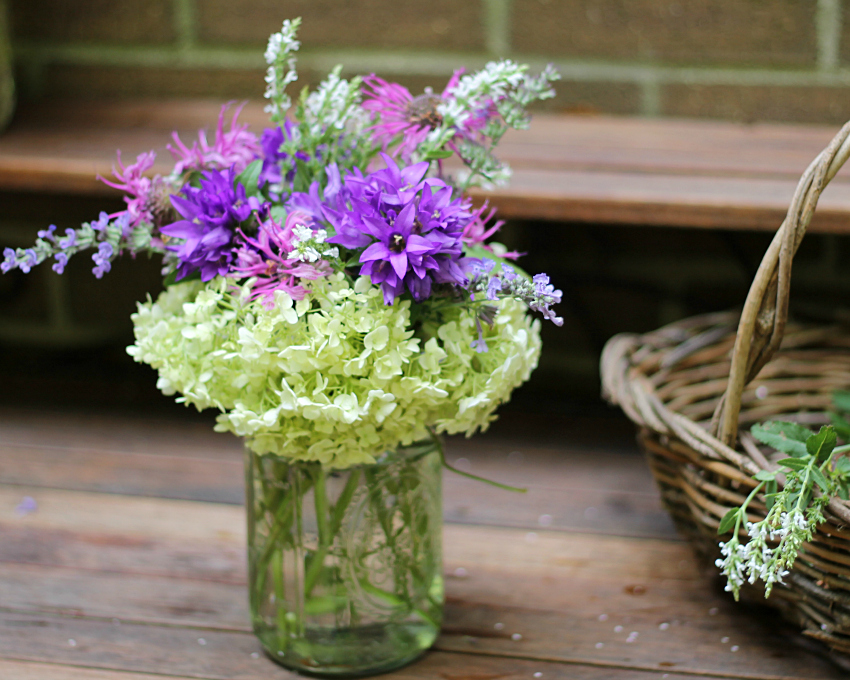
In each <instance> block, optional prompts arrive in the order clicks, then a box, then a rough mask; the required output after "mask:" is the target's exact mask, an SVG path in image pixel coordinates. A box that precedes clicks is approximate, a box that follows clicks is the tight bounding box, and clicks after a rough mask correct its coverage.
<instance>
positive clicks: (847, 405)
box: [832, 390, 850, 413]
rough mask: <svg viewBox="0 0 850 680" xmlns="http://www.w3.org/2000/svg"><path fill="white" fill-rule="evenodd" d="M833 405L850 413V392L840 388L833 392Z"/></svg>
mask: <svg viewBox="0 0 850 680" xmlns="http://www.w3.org/2000/svg"><path fill="white" fill-rule="evenodd" d="M832 405H833V406H835V408H837V409H838V410H839V411H844V412H845V413H850V392H848V391H846V390H838V391H837V392H833V393H832Z"/></svg>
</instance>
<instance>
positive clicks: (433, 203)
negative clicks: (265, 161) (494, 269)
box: [290, 154, 472, 305]
mask: <svg viewBox="0 0 850 680" xmlns="http://www.w3.org/2000/svg"><path fill="white" fill-rule="evenodd" d="M382 156H383V158H384V162H385V163H386V165H387V167H386V168H385V169H382V170H377V171H376V172H373V173H370V174H369V175H366V176H364V175H363V174H362V173H360V172H358V171H357V170H355V171H354V172H352V173H350V174H348V175H346V177H345V178H344V179H343V180H342V181H341V182H340V179H339V177H338V171H336V169H335V168H334V169H333V170H331V171H329V173H328V179H329V181H328V185H327V187H326V189H325V192H324V200H323V202H322V203H321V204H320V205H317V198H318V185H316V186H314V187H311V192H310V194H293V197H292V200H291V202H290V207H299V208H301V209H303V210H306V211H307V212H308V213H311V214H312V215H313V216H314V217H316V218H318V219H324V220H327V221H328V222H330V224H331V225H332V226H333V228H334V230H335V232H336V234H335V235H334V236H333V237H331V238H329V239H328V243H336V244H338V245H340V246H343V247H344V248H348V249H349V250H354V251H361V252H360V260H359V261H360V263H361V265H362V266H361V268H360V275H361V276H369V277H370V278H371V280H372V283H374V284H376V285H380V286H381V289H382V290H383V293H384V302H386V304H388V305H391V304H392V303H393V301H394V300H395V299H396V298H397V297H399V296H400V295H402V294H403V293H404V291H405V289H407V290H408V291H409V292H410V293H411V295H412V296H413V299H414V300H416V301H417V302H418V301H421V300H424V299H426V298H428V297H430V295H431V289H432V286H433V285H434V284H454V285H464V284H466V282H467V276H466V271H465V269H466V268H467V267H468V266H469V264H470V262H469V259H468V258H464V257H462V255H463V242H462V238H463V233H464V229H465V227H466V226H467V224H468V223H469V222H470V220H471V219H472V214H471V213H470V212H469V203H468V202H465V201H463V200H462V199H459V198H458V199H455V198H453V197H452V193H453V190H452V187H450V186H449V185H447V184H446V183H445V182H443V181H442V180H439V179H424V177H425V173H426V172H427V171H428V163H417V164H415V165H411V166H408V167H406V168H403V169H402V168H399V167H398V165H396V163H395V162H394V161H393V160H392V158H390V157H389V156H387V155H386V154H382ZM319 210H320V211H321V212H319Z"/></svg>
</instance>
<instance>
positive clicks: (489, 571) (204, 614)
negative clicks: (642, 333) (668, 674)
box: [0, 488, 843, 679]
mask: <svg viewBox="0 0 850 680" xmlns="http://www.w3.org/2000/svg"><path fill="white" fill-rule="evenodd" d="M43 497H44V502H43V504H42V505H41V506H40V509H39V511H38V512H36V513H33V514H32V515H27V516H25V517H9V514H10V513H9V512H8V509H9V507H10V504H9V502H8V501H9V497H8V489H7V488H2V489H0V509H2V508H6V512H4V513H3V514H2V515H0V532H2V534H3V535H4V537H5V536H7V535H9V534H10V533H12V532H10V531H9V530H8V527H12V526H14V525H15V524H16V523H17V525H18V526H28V528H29V530H30V532H31V534H30V536H29V539H30V543H31V544H34V545H40V546H44V545H45V544H49V543H50V542H51V541H53V542H54V545H53V546H52V547H53V550H52V551H51V550H50V548H47V549H46V550H44V552H43V553H42V562H41V564H42V565H43V568H41V569H33V568H31V566H29V565H24V563H25V562H29V561H30V560H27V559H26V557H27V556H26V555H24V556H23V559H21V560H19V561H18V564H15V562H16V560H15V559H14V555H10V554H9V552H8V548H5V547H4V548H3V549H0V556H2V559H3V560H4V561H5V562H7V564H3V565H0V566H1V567H2V568H0V582H2V583H3V584H4V585H3V586H2V588H3V589H2V590H0V602H4V603H8V606H7V605H4V606H7V608H8V609H22V610H25V611H23V612H20V611H19V612H17V613H15V612H10V613H9V615H10V616H11V615H12V614H13V613H15V615H24V614H26V615H30V614H32V610H33V609H37V610H38V611H39V615H41V613H42V612H45V611H47V612H51V613H53V614H56V613H61V614H65V615H74V616H79V615H84V616H95V617H100V618H101V619H105V620H108V619H111V618H120V619H121V620H122V622H126V621H127V620H128V619H129V620H130V621H134V622H136V623H145V624H146V625H151V624H169V625H171V626H189V625H194V626H197V627H199V628H200V627H203V629H204V630H212V629H218V630H219V631H223V632H228V631H229V632H230V633H234V632H240V631H247V613H246V610H245V602H244V600H245V598H244V592H243V590H244V585H243V583H244V578H245V577H244V562H243V559H244V558H243V559H238V558H236V556H237V555H238V556H239V557H240V558H242V554H241V550H240V546H241V545H242V541H243V540H244V537H243V536H244V534H243V531H244V530H243V528H242V521H243V516H242V511H241V510H240V509H239V508H236V507H234V506H222V505H217V504H210V503H192V502H187V501H174V500H164V499H156V500H154V499H146V498H129V497H124V496H107V495H102V494H92V493H82V492H69V491H50V492H47V491H45V492H44V493H43ZM150 504H153V505H158V506H159V509H158V510H157V511H156V512H150ZM191 506H194V507H191ZM187 511H188V512H187ZM205 512H208V516H207V518H206V519H204V513H205ZM97 517H99V518H100V519H98V520H97V521H94V518H97ZM198 524H204V525H206V526H204V527H199V526H197V525H198ZM59 530H62V531H64V533H56V532H57V531H59ZM4 543H6V541H5V540H4ZM13 543H14V542H13ZM68 543H74V544H77V545H78V546H82V547H84V550H78V551H77V552H76V553H75V552H74V550H73V549H71V550H69V549H68V548H69V546H68V545H67V544H68ZM444 543H445V554H446V566H447V575H448V576H449V578H448V579H447V594H448V598H449V605H448V608H447V619H446V625H445V628H444V634H443V636H442V637H441V638H440V641H439V643H438V647H439V648H440V649H444V650H453V651H463V652H469V653H478V654H495V655H505V656H509V657H522V658H527V659H538V660H551V661H562V662H565V663H579V664H584V665H596V666H600V667H610V668H614V667H620V668H621V667H625V668H633V669H644V670H650V669H675V670H677V671H679V672H688V673H692V674H707V675H712V674H714V675H721V676H723V675H725V676H729V677H748V678H780V677H782V678H800V679H802V678H837V677H843V675H842V674H840V673H837V671H836V670H835V669H834V668H833V667H832V666H831V665H830V664H828V663H827V662H824V661H821V660H819V659H818V658H816V657H815V656H814V655H812V654H810V653H808V652H806V651H805V650H801V649H794V648H793V645H792V644H791V642H790V641H793V640H797V641H799V639H800V638H799V636H796V635H793V636H791V637H787V638H786V635H790V633H787V629H784V628H780V629H779V631H776V630H774V629H773V627H772V625H767V624H766V623H765V619H764V618H763V617H760V616H756V615H753V614H751V613H748V612H746V611H745V610H742V609H740V608H737V607H733V606H731V603H729V602H728V597H726V596H723V595H722V594H721V593H720V592H718V591H717V590H715V589H713V588H712V587H711V584H710V582H709V581H706V580H705V579H704V577H703V576H701V575H700V573H699V572H698V570H697V568H696V565H695V562H694V558H693V555H692V554H691V551H690V549H689V548H688V547H687V546H686V545H685V544H683V543H680V542H674V541H664V540H654V539H628V538H615V537H605V536H596V535H584V534H570V533H565V532H548V531H540V532H534V533H530V532H527V531H523V530H516V529H505V528H497V527H472V526H463V525H449V526H447V527H446V531H445V539H444ZM223 548H224V553H225V554H229V558H228V559H226V560H224V563H225V565H226V566H227V572H228V574H229V576H230V578H229V579H218V582H216V579H213V580H211V581H210V582H202V579H205V578H208V577H209V572H210V571H211V570H210V569H209V568H208V567H209V565H211V564H216V561H218V562H219V563H221V555H222V552H223V551H222V549H223ZM187 554H193V555H194V559H195V562H194V564H195V566H200V568H199V569H197V571H196V570H194V569H187V568H185V566H186V565H185V564H183V565H181V564H180V563H181V562H182V561H184V560H185V559H186V556H187ZM74 555H76V558H77V560H79V561H78V562H75V561H73V559H69V556H71V557H73V556H74ZM116 555H119V556H120V559H118V560H116ZM142 555H144V557H142V558H141V560H139V561H136V560H135V559H133V557H134V556H140V557H141V556H142ZM50 560H52V563H50ZM174 565H178V567H177V568H176V569H175V568H174ZM205 565H206V568H205ZM46 567H49V568H46ZM769 620H770V619H769ZM495 623H501V624H503V626H502V627H501V630H499V629H497V628H496V627H495ZM664 624H667V625H666V626H665V625H664ZM63 625H64V624H63ZM122 626H123V623H122ZM617 626H620V627H621V628H620V629H617V628H616V627H617ZM631 633H637V634H638V635H637V636H636V640H634V641H632V642H628V636H629V635H630V634H631ZM514 634H519V636H520V639H514V637H513V636H514ZM727 636H728V637H730V638H734V639H732V640H727V641H726V642H723V638H724V637H727ZM600 642H601V643H602V646H601V647H598V646H597V645H598V643H600ZM0 645H2V643H0ZM731 645H737V646H738V647H739V651H743V652H744V653H740V654H739V653H737V652H732V651H731ZM0 651H2V647H0ZM777 654H779V656H777ZM39 658H40V659H41V660H49V659H46V658H44V657H39ZM50 659H52V657H50ZM52 660H55V659H52ZM671 664H672V665H671ZM139 670H147V669H146V668H140V669H139ZM181 672H182V671H181Z"/></svg>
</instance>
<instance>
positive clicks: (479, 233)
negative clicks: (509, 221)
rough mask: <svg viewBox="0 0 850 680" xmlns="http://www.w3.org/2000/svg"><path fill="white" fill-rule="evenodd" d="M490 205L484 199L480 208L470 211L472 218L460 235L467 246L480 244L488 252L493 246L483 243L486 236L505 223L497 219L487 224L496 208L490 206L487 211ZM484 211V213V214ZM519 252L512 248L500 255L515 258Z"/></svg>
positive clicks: (489, 235) (491, 250)
mask: <svg viewBox="0 0 850 680" xmlns="http://www.w3.org/2000/svg"><path fill="white" fill-rule="evenodd" d="M489 207H490V202H489V201H484V205H482V206H481V207H480V208H478V209H476V210H474V211H473V212H472V220H471V221H470V222H469V223H468V224H467V225H466V226H465V227H464V229H463V236H462V237H461V238H462V240H463V242H464V243H465V244H466V245H468V246H478V245H480V246H481V247H482V248H484V250H487V251H489V252H491V253H492V252H493V247H492V246H490V245H487V244H486V243H484V241H486V240H487V239H488V238H490V237H491V236H493V234H495V233H496V232H497V231H499V229H501V228H502V226H503V225H504V224H505V221H504V220H498V221H496V222H495V223H494V224H492V225H491V226H489V227H488V226H487V223H488V222H489V221H490V220H492V219H493V216H494V215H495V214H496V209H495V208H491V209H490V212H489V213H488V212H487V208H489ZM485 213H486V214H485ZM520 255H521V253H519V252H517V251H515V250H512V251H510V252H507V253H500V254H499V256H500V257H504V258H506V259H508V260H515V259H517V258H518V257H519V256H520Z"/></svg>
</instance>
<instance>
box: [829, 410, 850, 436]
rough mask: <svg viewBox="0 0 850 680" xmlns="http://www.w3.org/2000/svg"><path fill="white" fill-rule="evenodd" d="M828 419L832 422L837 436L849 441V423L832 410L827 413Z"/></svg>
mask: <svg viewBox="0 0 850 680" xmlns="http://www.w3.org/2000/svg"><path fill="white" fill-rule="evenodd" d="M829 419H830V421H831V422H832V426H833V427H834V428H835V432H836V433H837V434H838V436H839V437H841V439H843V440H844V441H850V423H848V422H847V421H846V420H845V419H844V418H842V417H841V416H840V415H838V414H837V413H833V412H832V411H830V413H829Z"/></svg>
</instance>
